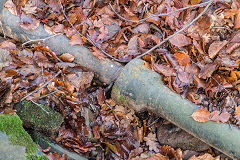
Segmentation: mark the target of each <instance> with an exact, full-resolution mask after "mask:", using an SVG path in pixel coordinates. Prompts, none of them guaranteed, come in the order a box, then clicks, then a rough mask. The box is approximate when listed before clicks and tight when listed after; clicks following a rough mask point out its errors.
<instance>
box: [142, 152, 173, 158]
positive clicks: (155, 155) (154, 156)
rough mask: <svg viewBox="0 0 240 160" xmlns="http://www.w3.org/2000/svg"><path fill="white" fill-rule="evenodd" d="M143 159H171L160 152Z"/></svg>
mask: <svg viewBox="0 0 240 160" xmlns="http://www.w3.org/2000/svg"><path fill="white" fill-rule="evenodd" d="M143 160H169V158H168V157H167V156H164V155H162V154H160V153H156V154H154V155H152V156H151V157H148V158H143Z"/></svg>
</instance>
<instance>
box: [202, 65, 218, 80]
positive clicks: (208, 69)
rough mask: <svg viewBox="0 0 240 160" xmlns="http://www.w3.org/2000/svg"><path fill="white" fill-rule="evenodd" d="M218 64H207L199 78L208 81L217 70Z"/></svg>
mask: <svg viewBox="0 0 240 160" xmlns="http://www.w3.org/2000/svg"><path fill="white" fill-rule="evenodd" d="M216 67H217V64H206V65H204V67H203V68H202V69H201V71H200V73H199V75H198V77H199V78H203V79H207V78H209V77H211V76H212V74H213V72H214V71H215V70H216Z"/></svg>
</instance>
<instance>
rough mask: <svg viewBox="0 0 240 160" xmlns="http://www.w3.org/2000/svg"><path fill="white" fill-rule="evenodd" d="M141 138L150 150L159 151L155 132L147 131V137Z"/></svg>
mask: <svg viewBox="0 0 240 160" xmlns="http://www.w3.org/2000/svg"><path fill="white" fill-rule="evenodd" d="M143 140H144V141H146V144H147V146H148V147H149V150H150V151H155V152H159V149H158V147H159V144H158V143H157V139H156V134H153V133H149V134H148V136H147V137H144V138H143Z"/></svg>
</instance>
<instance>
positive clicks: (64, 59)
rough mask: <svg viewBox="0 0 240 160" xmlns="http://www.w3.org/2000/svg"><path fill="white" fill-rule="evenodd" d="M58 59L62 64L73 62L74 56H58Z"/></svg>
mask: <svg viewBox="0 0 240 160" xmlns="http://www.w3.org/2000/svg"><path fill="white" fill-rule="evenodd" d="M60 59H61V60H63V61H64V62H73V60H74V56H73V55H71V54H69V53H64V54H62V55H61V56H60Z"/></svg>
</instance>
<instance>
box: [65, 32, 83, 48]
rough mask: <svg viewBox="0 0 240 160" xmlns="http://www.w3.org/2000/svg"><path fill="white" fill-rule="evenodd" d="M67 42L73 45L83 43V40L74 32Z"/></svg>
mask: <svg viewBox="0 0 240 160" xmlns="http://www.w3.org/2000/svg"><path fill="white" fill-rule="evenodd" d="M69 44H70V45H71V46H73V45H83V44H84V41H83V39H82V37H81V36H80V35H79V34H78V33H76V34H74V35H73V36H72V38H71V40H70V41H69Z"/></svg>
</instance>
